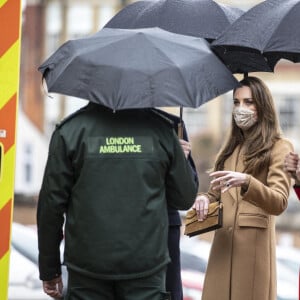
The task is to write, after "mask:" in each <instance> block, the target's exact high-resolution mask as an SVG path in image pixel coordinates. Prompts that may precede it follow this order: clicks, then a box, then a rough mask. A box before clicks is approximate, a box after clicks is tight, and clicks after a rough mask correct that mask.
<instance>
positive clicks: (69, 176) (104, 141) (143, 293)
mask: <svg viewBox="0 0 300 300" xmlns="http://www.w3.org/2000/svg"><path fill="white" fill-rule="evenodd" d="M196 193H197V184H196V183H195V180H194V174H193V171H192V169H191V167H190V164H189V163H188V161H187V159H186V158H185V155H184V153H183V150H182V148H181V145H180V143H179V141H178V138H177V136H176V133H175V131H174V130H173V124H171V122H168V121H167V120H165V119H163V118H162V117H160V116H158V115H157V114H155V113H153V112H152V111H151V110H150V109H135V110H124V111H117V112H113V111H112V110H111V109H108V108H106V107H104V106H101V105H97V104H93V103H89V104H88V105H87V106H86V107H84V108H82V109H80V110H79V111H78V112H76V113H75V114H73V115H72V116H71V117H69V118H67V119H66V120H64V121H63V122H61V124H60V125H58V126H57V128H56V129H55V131H54V133H53V135H52V138H51V141H50V146H49V155H48V160H47V164H46V169H45V174H44V178H43V183H42V186H41V191H40V194H39V199H38V209H37V227H38V242H39V271H40V279H41V280H42V281H43V287H44V291H45V292H46V293H47V294H48V295H49V296H51V297H59V296H61V288H62V281H61V261H60V253H59V245H60V242H61V240H62V238H63V225H64V223H65V228H64V239H65V250H64V264H65V265H66V266H67V269H68V274H69V278H68V288H67V294H66V297H65V299H66V300H73V299H85V300H89V299H105V300H108V299H111V300H117V299H124V300H161V299H169V298H168V296H167V293H166V292H165V274H166V266H167V264H168V263H169V261H170V258H169V254H168V247H167V236H168V217H167V204H168V205H170V206H172V207H173V208H176V209H184V210H186V209H188V208H190V207H191V206H192V204H193V202H194V198H195V196H196ZM166 199H167V200H166Z"/></svg>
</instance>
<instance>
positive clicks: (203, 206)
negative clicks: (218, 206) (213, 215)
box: [193, 195, 209, 221]
mask: <svg viewBox="0 0 300 300" xmlns="http://www.w3.org/2000/svg"><path fill="white" fill-rule="evenodd" d="M208 205H209V199H208V198H207V197H206V196H205V195H198V196H197V198H196V200H195V202H194V205H193V208H194V209H195V210H196V212H197V218H198V221H203V220H205V219H206V217H207V213H208Z"/></svg>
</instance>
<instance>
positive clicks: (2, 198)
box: [0, 145, 16, 299]
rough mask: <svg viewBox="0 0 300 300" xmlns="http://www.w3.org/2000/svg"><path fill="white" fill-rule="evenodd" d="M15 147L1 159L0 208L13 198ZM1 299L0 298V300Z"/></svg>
mask: <svg viewBox="0 0 300 300" xmlns="http://www.w3.org/2000/svg"><path fill="white" fill-rule="evenodd" d="M15 150H16V147H15V145H14V146H12V147H11V148H10V149H9V150H8V151H7V152H6V153H5V155H4V157H2V177H1V181H0V190H1V193H0V208H2V207H3V206H4V205H5V204H6V203H7V201H8V200H9V199H11V198H12V197H13V191H14V180H15V178H14V174H15ZM0 299H2V298H0Z"/></svg>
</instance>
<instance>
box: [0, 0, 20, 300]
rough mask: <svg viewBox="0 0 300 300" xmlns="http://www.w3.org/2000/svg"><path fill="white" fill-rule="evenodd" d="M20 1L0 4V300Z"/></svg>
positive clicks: (4, 289) (4, 283)
mask: <svg viewBox="0 0 300 300" xmlns="http://www.w3.org/2000/svg"><path fill="white" fill-rule="evenodd" d="M20 28H21V0H0V278H1V279H0V299H1V300H2V299H3V300H6V299H7V294H8V275H9V250H10V246H9V245H10V236H11V223H12V211H13V198H14V197H13V195H14V173H15V153H16V144H15V143H16V122H17V105H18V91H19V76H20V44H21V37H20V31H21V30H20Z"/></svg>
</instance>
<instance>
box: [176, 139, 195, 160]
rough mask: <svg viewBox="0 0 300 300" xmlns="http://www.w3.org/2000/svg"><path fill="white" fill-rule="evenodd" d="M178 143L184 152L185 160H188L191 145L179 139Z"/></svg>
mask: <svg viewBox="0 0 300 300" xmlns="http://www.w3.org/2000/svg"><path fill="white" fill-rule="evenodd" d="M179 143H180V145H181V147H182V150H183V152H184V155H185V158H188V156H189V154H190V152H191V149H192V147H191V144H190V143H189V142H187V141H185V140H183V139H179Z"/></svg>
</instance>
